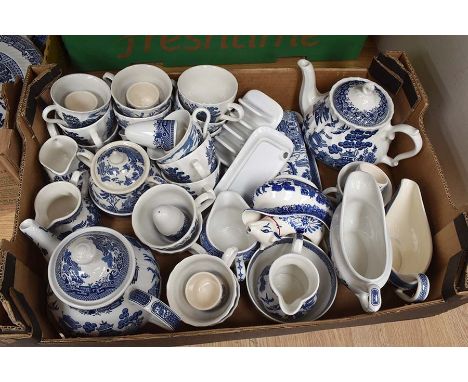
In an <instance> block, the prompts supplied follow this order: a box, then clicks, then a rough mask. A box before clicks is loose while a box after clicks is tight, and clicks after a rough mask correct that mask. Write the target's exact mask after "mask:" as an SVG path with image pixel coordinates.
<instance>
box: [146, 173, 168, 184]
mask: <svg viewBox="0 0 468 382" xmlns="http://www.w3.org/2000/svg"><path fill="white" fill-rule="evenodd" d="M146 183H148V184H149V185H150V186H151V187H153V186H159V185H160V184H166V183H167V182H166V181H165V180H164V179H163V178H162V177H160V176H159V175H149V176H148V177H147V178H146Z"/></svg>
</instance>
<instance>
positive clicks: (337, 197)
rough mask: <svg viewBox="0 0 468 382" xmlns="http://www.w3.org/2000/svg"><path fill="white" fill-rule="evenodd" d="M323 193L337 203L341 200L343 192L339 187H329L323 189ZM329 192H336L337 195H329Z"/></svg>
mask: <svg viewBox="0 0 468 382" xmlns="http://www.w3.org/2000/svg"><path fill="white" fill-rule="evenodd" d="M322 194H324V195H325V196H326V197H327V198H328V199H330V200H331V201H332V202H333V203H335V204H338V203H339V202H340V200H341V192H340V190H338V187H328V188H326V189H325V190H323V191H322ZM328 194H336V196H329V195H328Z"/></svg>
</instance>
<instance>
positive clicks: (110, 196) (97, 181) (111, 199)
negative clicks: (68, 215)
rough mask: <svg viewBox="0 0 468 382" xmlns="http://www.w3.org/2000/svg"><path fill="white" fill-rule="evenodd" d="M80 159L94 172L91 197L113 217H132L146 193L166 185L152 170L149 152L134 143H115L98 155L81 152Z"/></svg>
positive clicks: (102, 149)
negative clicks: (156, 186) (140, 198)
mask: <svg viewBox="0 0 468 382" xmlns="http://www.w3.org/2000/svg"><path fill="white" fill-rule="evenodd" d="M77 157H78V159H80V160H81V161H82V162H83V163H84V164H85V165H86V166H88V167H89V169H90V174H91V181H90V195H91V198H92V199H93V201H94V202H95V204H96V205H97V206H98V207H99V208H100V209H101V210H103V211H105V212H108V213H110V214H112V215H118V216H129V215H131V213H132V211H133V207H134V206H135V204H136V202H137V200H138V198H139V197H140V196H141V195H142V194H143V193H144V192H145V191H146V190H148V189H149V188H150V187H151V186H154V185H158V184H162V183H165V181H164V180H163V179H161V178H160V177H159V176H157V175H156V174H155V173H154V171H153V170H152V168H151V162H150V160H149V158H148V155H147V154H146V151H145V150H143V148H142V147H141V146H139V145H137V144H136V143H133V142H128V141H117V142H112V143H109V144H108V145H106V146H104V147H102V148H101V149H100V150H99V151H98V152H97V153H96V154H93V153H91V152H90V151H87V150H84V149H80V150H79V151H78V153H77Z"/></svg>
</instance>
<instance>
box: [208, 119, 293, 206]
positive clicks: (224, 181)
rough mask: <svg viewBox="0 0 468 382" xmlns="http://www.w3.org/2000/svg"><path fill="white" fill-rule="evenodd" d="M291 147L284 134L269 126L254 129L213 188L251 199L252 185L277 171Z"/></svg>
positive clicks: (254, 185)
mask: <svg viewBox="0 0 468 382" xmlns="http://www.w3.org/2000/svg"><path fill="white" fill-rule="evenodd" d="M293 148H294V145H293V143H292V142H291V140H290V139H289V138H287V137H286V136H284V134H282V133H280V132H278V131H275V130H273V129H270V128H268V127H260V128H258V129H256V130H255V131H254V132H253V133H252V135H251V136H250V137H249V139H248V140H247V142H246V143H245V145H244V146H243V147H242V149H241V151H240V152H239V154H238V155H237V156H236V159H235V160H234V161H233V162H232V164H231V166H230V167H229V168H228V169H227V171H226V173H225V174H224V176H223V177H222V178H221V180H220V182H219V183H218V185H217V187H216V188H215V192H216V193H217V194H218V193H220V192H221V191H235V192H237V193H238V194H240V195H241V196H242V198H243V199H244V200H245V201H247V203H250V202H251V200H252V196H253V195H254V192H255V189H257V187H259V186H260V185H262V184H263V183H264V182H266V181H268V180H270V179H272V178H273V177H275V176H276V175H277V174H278V172H279V171H280V170H281V168H282V167H283V166H284V164H285V163H286V162H287V160H288V159H289V157H290V156H291V153H292V151H293ZM259 163H261V164H262V165H261V166H259Z"/></svg>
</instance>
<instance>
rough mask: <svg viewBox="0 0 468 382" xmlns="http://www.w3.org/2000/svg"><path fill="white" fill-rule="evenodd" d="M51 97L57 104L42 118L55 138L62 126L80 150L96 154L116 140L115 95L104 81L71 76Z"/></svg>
mask: <svg viewBox="0 0 468 382" xmlns="http://www.w3.org/2000/svg"><path fill="white" fill-rule="evenodd" d="M50 96H51V98H52V102H53V104H52V105H49V106H47V107H46V108H45V109H44V111H43V113H42V118H43V119H44V121H46V122H47V127H48V130H49V133H50V135H51V136H55V135H57V134H58V132H57V126H58V127H59V129H60V130H61V131H62V133H63V134H64V135H66V136H68V137H70V138H72V139H74V140H75V141H76V143H77V144H78V145H79V146H80V147H84V148H87V149H89V150H92V151H94V150H96V149H98V148H100V147H102V146H103V145H105V144H106V143H108V142H110V141H112V139H113V138H114V137H115V136H116V134H117V127H116V126H115V117H114V112H113V109H112V107H111V91H110V89H109V86H108V85H107V84H106V83H105V82H104V81H103V80H101V79H99V78H97V77H95V76H92V75H90V74H83V73H77V74H70V75H67V76H64V77H62V78H60V79H59V80H57V81H56V82H55V83H54V84H53V85H52V88H51V89H50ZM52 112H54V114H53V115H52V117H50V114H51V113H52Z"/></svg>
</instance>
